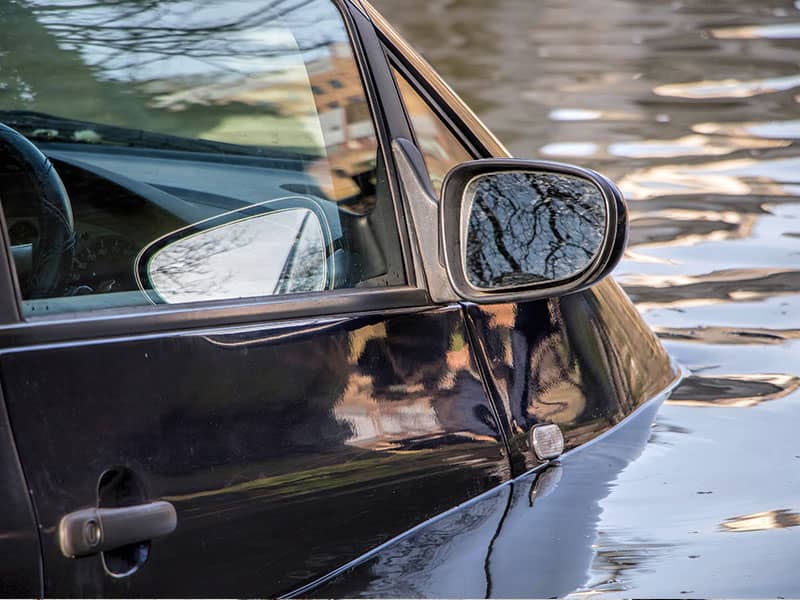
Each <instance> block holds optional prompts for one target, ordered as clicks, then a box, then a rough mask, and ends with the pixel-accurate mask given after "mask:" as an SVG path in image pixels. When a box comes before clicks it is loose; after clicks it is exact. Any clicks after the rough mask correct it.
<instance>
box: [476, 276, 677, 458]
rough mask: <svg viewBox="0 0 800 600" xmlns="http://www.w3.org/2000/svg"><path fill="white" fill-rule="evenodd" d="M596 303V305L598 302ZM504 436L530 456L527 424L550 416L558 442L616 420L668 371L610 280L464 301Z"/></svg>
mask: <svg viewBox="0 0 800 600" xmlns="http://www.w3.org/2000/svg"><path fill="white" fill-rule="evenodd" d="M601 307H602V308H601ZM469 315H470V318H471V320H472V324H473V326H474V327H475V332H476V335H475V337H476V340H478V343H479V347H481V349H482V351H483V352H485V355H486V360H487V364H489V365H490V366H491V372H490V376H491V384H492V389H493V391H494V393H495V394H496V398H497V402H498V404H499V406H501V407H502V408H503V414H502V415H501V418H503V419H507V422H508V423H509V428H510V431H511V432H512V435H513V436H514V437H513V438H512V442H513V443H514V444H519V445H520V447H521V448H523V449H524V450H523V456H525V463H524V465H521V466H520V468H524V467H528V468H529V467H531V466H533V465H534V464H535V462H534V459H533V458H532V455H531V454H530V452H529V451H528V448H527V444H528V440H527V435H526V434H527V432H528V430H529V429H530V428H531V427H532V426H533V425H536V424H537V423H542V422H546V423H557V424H558V425H560V427H561V429H562V431H563V432H564V436H565V441H566V447H567V448H573V447H575V446H577V445H579V444H581V443H584V442H586V441H589V440H591V439H592V438H594V437H596V436H597V435H598V434H600V433H602V432H603V431H605V430H606V429H607V428H608V427H610V426H611V425H613V424H615V423H618V422H619V421H620V420H621V419H622V418H624V417H625V416H627V415H628V414H630V413H631V412H632V411H633V410H635V408H636V407H637V406H639V405H640V404H641V403H642V402H644V401H646V400H648V399H650V398H652V397H654V396H655V395H656V394H658V393H659V392H660V391H661V390H663V389H664V388H665V387H666V386H667V385H669V383H670V382H671V381H672V380H673V379H674V378H675V372H674V371H673V370H672V369H671V368H670V367H669V361H668V359H667V357H666V354H665V353H664V350H663V349H662V348H661V346H660V344H659V343H658V341H657V340H656V338H655V336H654V335H653V334H652V333H651V332H650V331H649V330H648V329H647V327H646V326H644V325H643V324H642V323H641V321H640V320H639V318H638V315H637V314H636V312H635V309H634V308H633V306H632V305H631V304H630V302H629V301H628V300H627V298H626V297H625V296H624V294H622V293H621V292H620V290H619V288H618V287H617V286H616V284H615V283H613V282H612V281H603V282H601V283H600V284H598V285H597V286H595V287H594V288H593V289H592V290H590V291H589V292H587V293H585V294H574V295H571V296H566V297H564V298H561V299H559V300H552V301H542V302H529V303H525V304H519V305H510V304H509V305H497V306H481V307H478V306H473V307H471V308H470V309H469Z"/></svg>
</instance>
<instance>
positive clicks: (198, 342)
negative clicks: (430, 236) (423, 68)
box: [0, 0, 510, 596]
mask: <svg viewBox="0 0 800 600" xmlns="http://www.w3.org/2000/svg"><path fill="white" fill-rule="evenodd" d="M223 4H224V6H223ZM120 6H122V5H120ZM57 8H58V7H54V8H53V10H48V7H47V6H46V5H42V6H38V7H37V11H36V12H35V13H33V12H30V11H26V10H25V8H24V7H20V6H13V7H10V8H9V9H8V11H9V12H8V14H6V15H5V17H6V19H8V20H10V21H13V22H14V24H15V27H14V28H12V29H14V30H15V31H19V32H20V33H19V35H20V36H25V37H26V39H34V40H36V44H33V43H31V44H28V45H27V46H26V45H25V44H20V45H19V46H18V50H17V51H16V52H13V53H11V56H4V57H3V60H5V61H16V62H14V63H13V64H10V65H6V66H7V67H9V68H7V69H6V72H9V70H10V67H13V69H11V70H14V72H19V71H20V70H24V69H29V70H28V71H24V72H25V75H26V81H27V85H29V87H30V88H31V90H32V92H34V94H33V95H32V96H30V97H33V98H35V101H29V98H30V97H29V96H25V95H24V94H23V95H18V96H15V97H14V98H12V99H9V98H8V97H6V100H7V105H6V106H3V107H0V117H2V118H0V120H1V121H3V122H4V123H6V124H7V125H10V126H11V127H12V128H14V129H15V130H16V131H20V132H22V133H24V134H25V135H26V138H27V140H28V141H25V140H21V139H20V138H19V136H16V137H15V134H14V135H12V134H4V135H6V137H4V138H3V140H4V142H3V145H2V148H3V151H4V152H5V154H4V161H3V170H2V172H0V200H2V203H3V217H4V221H5V222H4V224H3V227H2V235H3V238H4V239H3V244H2V252H3V254H4V260H3V265H4V267H3V269H2V270H1V271H0V280H1V281H0V284H1V285H0V289H2V299H0V304H2V306H0V308H2V310H0V316H2V319H3V323H2V326H0V376H2V385H3V395H4V400H5V404H6V407H7V410H8V414H9V419H10V423H11V426H12V429H13V432H14V438H15V441H16V445H17V449H18V452H19V457H20V462H21V465H22V469H23V471H24V476H25V478H26V481H27V485H28V487H29V489H30V495H31V499H32V503H33V507H34V510H35V514H36V518H37V520H38V523H39V541H40V544H41V555H42V560H43V585H44V593H45V594H47V595H50V596H75V595H82V596H90V595H91V596H95V595H99V596H120V595H133V596H147V595H151V596H155V595H157V596H177V595H180V596H218V595H223V594H224V595H248V596H273V595H278V594H283V593H289V592H292V591H293V590H297V589H301V588H302V587H303V586H306V585H308V584H311V583H312V582H314V581H315V580H317V579H318V578H320V577H323V576H325V575H326V574H328V573H330V572H332V571H335V570H336V569H338V568H339V567H342V566H343V565H346V564H347V563H348V562H349V561H351V560H353V559H355V558H357V557H358V556H360V555H362V554H364V553H365V552H368V551H370V550H371V549H373V548H375V547H376V546H379V545H380V544H383V543H384V542H386V541H388V540H390V539H391V538H393V537H394V536H397V535H399V534H401V533H403V532H404V531H407V530H408V529H410V528H412V527H414V526H415V525H417V524H419V523H421V522H423V521H425V520H426V519H429V518H431V517H433V516H435V515H437V514H440V513H442V512H443V511H446V510H447V509H449V508H452V507H454V506H456V505H458V504H459V503H461V502H464V501H465V500H468V499H470V498H472V497H474V496H476V495H478V494H480V493H482V492H484V491H486V490H488V489H490V488H492V487H494V486H497V485H498V484H500V483H501V482H503V481H505V480H508V479H509V477H510V469H509V460H508V456H507V450H506V444H505V435H504V432H503V431H502V430H501V427H500V426H499V425H498V422H499V421H498V418H497V415H496V411H495V407H494V406H493V404H492V402H491V400H490V398H489V395H488V393H487V391H486V387H485V385H484V382H483V381H482V380H481V377H480V374H479V368H478V366H476V362H475V356H474V352H473V346H472V343H471V341H470V335H469V332H468V331H467V328H466V325H465V318H464V312H463V309H462V307H461V306H460V305H459V304H457V303H455V302H449V303H440V304H438V305H433V304H432V302H431V301H430V297H429V295H428V293H427V291H426V289H425V288H424V285H423V284H422V282H421V280H420V279H418V273H417V272H416V270H415V266H414V265H415V258H414V251H413V248H414V242H413V238H412V237H411V236H410V235H409V232H408V229H407V228H406V224H405V220H404V214H405V209H404V204H405V203H404V201H403V197H402V195H401V193H400V190H401V187H400V185H399V181H398V178H397V174H396V173H395V166H394V161H393V159H392V155H391V152H390V151H389V142H390V140H391V139H392V138H395V137H405V138H410V137H411V134H410V131H409V129H408V125H407V123H406V121H405V119H404V116H403V111H402V106H401V104H400V99H399V96H398V95H397V92H396V89H395V87H394V85H393V84H392V83H391V81H392V80H391V75H390V73H389V71H388V67H387V64H386V62H385V58H384V57H383V54H382V52H380V48H379V45H378V41H377V38H376V37H375V34H374V31H373V30H372V28H371V25H370V24H369V21H368V20H367V19H366V18H365V17H364V15H363V14H361V13H360V12H359V11H358V10H357V9H354V8H352V7H347V6H345V5H339V4H338V3H333V2H331V1H329V0H313V1H312V2H306V3H302V6H298V7H292V6H288V5H286V6H284V4H283V3H277V4H276V3H272V2H265V3H263V6H260V7H254V5H253V3H237V2H229V3H227V4H225V3H222V4H220V3H217V4H216V5H215V6H214V7H210V8H209V7H199V6H195V7H194V9H193V8H192V6H188V5H182V4H181V5H175V6H173V7H169V8H166V9H163V10H162V9H156V8H153V7H149V8H148V7H139V6H138V5H137V9H136V10H131V11H126V10H123V9H124V6H122V8H120V9H117V8H115V7H108V6H100V7H92V6H87V7H83V8H78V9H76V10H75V11H73V12H68V13H64V12H63V11H62V10H57ZM256 9H258V10H256ZM4 10H6V9H4ZM115 11H117V12H115ZM110 22H113V23H114V24H115V26H114V32H113V33H108V32H105V33H103V32H104V31H105V29H104V27H103V26H101V24H102V23H110ZM231 23H233V24H234V25H235V26H231ZM154 28H155V29H157V30H158V31H159V35H158V36H154V37H148V35H149V34H148V32H152V31H154ZM65 36H66V37H65ZM104 36H109V37H104ZM109 40H110V42H109ZM148 44H149V45H148ZM34 48H35V49H36V51H37V52H38V53H41V54H42V56H41V57H40V56H38V55H33V54H30V53H32V52H33V49H34ZM97 48H100V49H101V50H100V51H99V52H97V51H96V49H97ZM45 51H46V52H45ZM25 52H28V53H29V54H25ZM176 52H177V53H178V54H180V56H181V57H182V58H181V59H179V60H176V59H175V55H176V54H175V53H176ZM48 53H49V54H48ZM253 57H258V58H259V59H261V60H264V61H266V66H263V65H262V66H259V67H258V68H255V67H254V66H253V64H255V63H256V62H257V59H256V58H253ZM264 57H268V59H269V60H267V58H264ZM270 61H272V62H270ZM259 64H260V63H259ZM48 65H49V66H48ZM209 65H210V66H209ZM56 66H57V67H58V68H59V69H62V70H63V71H64V72H65V73H67V74H68V75H69V77H70V78H72V80H73V82H74V84H73V85H74V87H73V88H71V89H73V90H76V93H79V94H82V95H83V96H82V97H80V98H78V99H77V101H76V102H73V103H70V102H69V100H68V99H66V98H65V97H64V96H63V89H64V88H63V87H59V84H58V81H57V80H58V78H55V80H56V81H54V77H53V75H54V69H55V68H56ZM63 82H64V79H63V78H62V79H61V84H60V85H62V86H63ZM31 102H33V104H31ZM29 104H30V106H29ZM87 106H88V107H92V106H93V107H94V108H93V109H92V108H87ZM97 107H104V108H105V109H106V110H105V112H103V111H99V110H98V109H97ZM25 108H34V109H36V110H35V111H28V110H23V109H25ZM31 140H32V141H33V142H35V145H36V147H37V149H35V150H31V149H30V147H29V144H30V141H31ZM26 144H28V145H26ZM309 148H310V149H309ZM25 152H27V153H28V156H32V155H33V154H31V153H34V152H43V153H44V154H45V155H46V156H47V157H48V158H49V160H50V162H51V163H52V164H53V165H54V167H55V171H56V172H57V173H58V174H59V176H60V180H61V182H63V186H64V189H65V190H66V195H65V194H62V193H61V192H59V190H57V189H54V188H53V189H48V190H47V192H48V194H50V193H52V194H55V196H53V197H57V200H58V202H61V203H62V206H60V207H59V208H58V210H56V212H55V214H57V216H59V218H58V219H55V220H51V221H47V222H45V221H44V220H43V217H42V215H43V214H53V213H52V211H53V210H54V209H53V204H52V203H50V204H48V205H47V206H46V207H43V206H42V205H41V198H42V197H44V196H42V195H41V194H36V193H32V192H31V190H33V192H36V190H37V189H38V188H37V187H36V186H39V185H44V184H43V183H42V181H43V180H42V179H41V178H37V177H36V176H35V175H31V174H30V173H28V172H27V171H26V168H27V166H30V163H28V162H25V161H24V160H23V159H22V158H19V157H20V156H22V154H24V153H25ZM43 164H46V163H43ZM56 187H58V186H56ZM46 197H47V198H50V196H49V195H46ZM47 211H51V212H49V213H48V212H47ZM69 213H71V215H72V217H70V215H69ZM309 222H310V223H316V224H317V226H316V227H313V226H312V229H311V230H309V229H306V223H309ZM308 231H312V233H308ZM55 234H58V235H55ZM53 239H57V240H58V241H59V243H61V244H62V245H61V246H59V247H58V249H59V251H60V253H61V254H59V256H66V255H70V254H71V255H70V256H69V260H68V261H66V260H62V261H61V262H60V263H58V262H53V261H54V259H52V256H53V255H54V253H53V248H52V247H51V246H50V245H48V244H52V243H53ZM309 240H311V241H309ZM73 243H74V246H71V245H70V244H73ZM298 257H300V258H298ZM42 265H44V266H42ZM254 265H255V266H254ZM223 267H224V268H223ZM54 274H55V275H54ZM265 281H266V283H265ZM98 511H99V512H98Z"/></svg>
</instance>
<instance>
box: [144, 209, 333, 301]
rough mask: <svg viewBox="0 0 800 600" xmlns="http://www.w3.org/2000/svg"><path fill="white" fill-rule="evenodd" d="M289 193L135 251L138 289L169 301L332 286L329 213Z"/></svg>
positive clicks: (219, 298) (175, 233) (173, 233)
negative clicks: (282, 199)
mask: <svg viewBox="0 0 800 600" xmlns="http://www.w3.org/2000/svg"><path fill="white" fill-rule="evenodd" d="M291 200H292V201H291V202H289V201H285V202H283V203H282V204H281V203H269V204H262V205H252V206H248V207H246V208H244V209H240V210H236V211H232V212H228V213H224V214H221V215H218V216H216V217H212V218H210V219H206V220H205V221H201V222H200V223H195V224H193V225H189V226H187V227H184V228H182V229H179V230H177V231H174V232H172V233H170V234H168V235H166V236H163V237H162V238H159V239H158V240H156V241H154V242H152V243H151V244H150V245H149V246H147V247H146V248H145V249H144V250H143V251H142V252H141V253H140V254H139V257H138V258H137V265H136V276H137V280H138V283H139V287H140V289H141V290H142V291H143V292H144V293H146V294H147V295H148V297H150V298H151V300H152V301H153V302H154V303H162V302H163V303H167V304H175V303H182V302H202V301H208V300H233V299H238V298H253V297H260V296H274V295H282V294H290V293H302V292H318V291H321V290H324V289H328V288H329V287H331V285H332V282H333V278H334V262H333V260H332V252H331V248H332V241H331V234H330V231H329V229H328V227H327V220H326V219H325V215H324V213H323V212H322V211H321V210H320V209H319V208H317V207H316V206H315V205H314V203H312V202H301V201H302V200H304V199H302V198H293V199H291Z"/></svg>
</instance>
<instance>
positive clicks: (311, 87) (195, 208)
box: [0, 0, 405, 315]
mask: <svg viewBox="0 0 800 600" xmlns="http://www.w3.org/2000/svg"><path fill="white" fill-rule="evenodd" d="M0 18H1V19H2V21H3V23H4V24H5V27H4V32H5V33H4V34H3V41H2V42H0V123H2V124H3V126H6V127H7V128H10V129H7V128H2V127H0V159H1V160H0V200H2V204H3V210H4V212H5V216H6V221H7V224H8V228H9V237H10V239H11V243H12V246H13V248H12V251H13V255H14V262H15V266H16V270H17V273H18V276H19V279H20V287H21V289H22V293H23V298H24V309H25V312H26V313H27V314H29V315H31V314H32V315H39V314H47V313H52V312H63V311H71V310H89V309H98V308H108V307H115V306H129V305H136V304H143V303H172V302H197V301H204V300H223V299H235V298H243V297H258V296H269V295H275V294H287V293H296V292H315V291H323V290H331V289H337V288H351V287H376V286H389V285H402V284H404V283H405V279H404V270H403V266H402V259H401V254H400V245H399V239H398V234H397V226H396V222H395V217H394V214H395V213H394V210H393V207H392V205H391V202H392V200H391V197H390V196H389V192H388V185H387V182H386V175H385V167H384V165H383V161H382V159H381V158H380V152H379V148H378V141H377V136H376V133H375V128H374V126H373V120H372V117H371V114H370V109H369V106H368V104H367V100H366V97H365V93H364V90H363V86H362V82H361V79H360V75H359V71H358V68H357V65H356V62H355V60H354V56H353V51H352V48H351V45H350V42H349V39H348V35H347V32H346V29H345V26H344V23H343V21H342V17H341V15H340V14H339V12H338V10H337V9H336V7H335V6H334V5H333V4H332V2H331V1H330V0H308V1H305V2H301V3H294V4H290V3H286V2H274V0H223V1H219V2H213V3H212V2H201V1H198V0H178V1H177V2H169V3H151V2H146V3H141V2H134V1H124V2H115V3H105V2H100V3H94V2H89V3H67V4H64V3H62V2H45V1H42V0H32V1H31V2H26V3H4V4H3V7H2V8H0ZM17 133H19V134H22V136H24V137H20V136H19V135H17ZM31 143H32V144H33V145H34V146H35V147H34V146H31ZM38 152H41V153H44V155H46V156H47V158H49V160H50V161H51V162H52V164H53V166H54V167H55V172H56V173H57V174H58V177H55V176H53V175H52V174H47V172H46V171H47V169H46V167H45V166H44V163H43V162H42V161H41V160H39V159H37V156H39V157H40V156H41V155H39V154H37V153H38ZM59 179H60V181H59ZM61 183H63V188H62V187H61ZM70 215H71V216H70Z"/></svg>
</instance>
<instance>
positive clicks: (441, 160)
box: [394, 69, 473, 196]
mask: <svg viewBox="0 0 800 600" xmlns="http://www.w3.org/2000/svg"><path fill="white" fill-rule="evenodd" d="M394 74H395V79H396V80H397V84H398V87H399V88H400V95H401V96H402V98H403V103H404V104H405V107H406V112H407V113H408V116H409V119H411V126H412V127H413V129H414V134H415V135H416V138H417V145H418V146H419V149H420V151H421V152H422V156H423V157H424V159H425V166H426V167H427V168H428V174H429V175H430V178H431V183H432V184H433V189H434V191H435V192H436V195H437V196H438V195H439V194H440V192H441V191H442V183H443V182H444V177H445V175H447V172H448V171H449V170H450V169H452V168H453V167H454V166H456V165H457V164H459V163H462V162H465V161H468V160H472V158H473V157H472V155H471V154H470V153H469V152H468V151H467V150H466V148H464V146H463V145H462V144H461V142H459V141H458V139H457V138H456V136H455V135H453V133H452V132H451V131H450V129H449V128H448V127H447V125H445V123H444V122H442V120H441V119H440V118H439V117H438V116H437V114H436V113H435V112H434V111H433V109H432V108H431V106H430V105H429V104H428V103H427V102H426V101H425V99H424V98H422V96H420V94H419V92H417V90H416V89H414V87H413V86H412V85H411V83H410V82H409V81H408V80H407V79H406V78H405V77H404V76H403V75H402V74H401V73H400V72H399V71H397V70H396V69H395V71H394Z"/></svg>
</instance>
